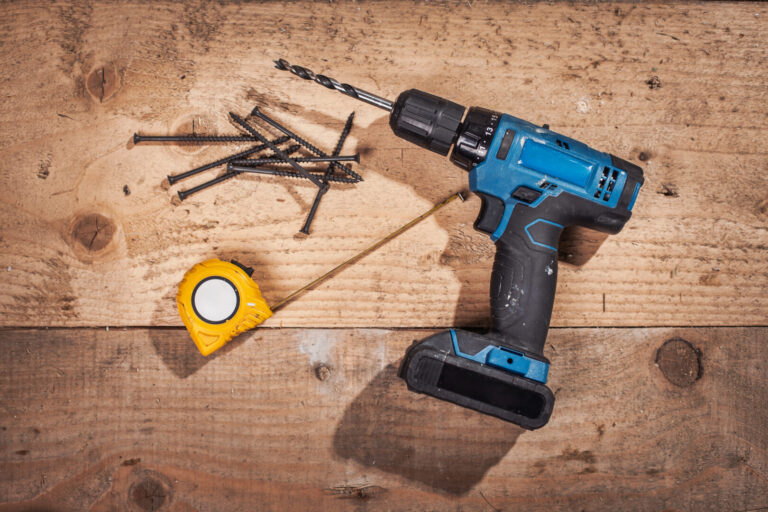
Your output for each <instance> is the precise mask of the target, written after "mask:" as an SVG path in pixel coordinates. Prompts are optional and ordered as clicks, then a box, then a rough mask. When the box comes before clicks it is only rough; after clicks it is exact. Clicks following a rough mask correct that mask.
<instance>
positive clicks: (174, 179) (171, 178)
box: [168, 137, 290, 185]
mask: <svg viewBox="0 0 768 512" xmlns="http://www.w3.org/2000/svg"><path fill="white" fill-rule="evenodd" d="M289 139H290V137H278V138H277V139H275V140H273V141H272V142H271V144H272V145H274V144H280V143H283V142H285V141H287V140H289ZM268 147H269V146H268V145H267V144H261V145H259V146H254V147H252V148H250V149H246V150H245V151H241V152H239V153H235V154H234V155H230V156H228V157H224V158H220V159H218V160H215V161H213V162H210V163H207V164H205V165H201V166H200V167H195V168H194V169H190V170H189V171H186V172H183V173H181V174H176V175H169V176H168V183H170V184H171V185H173V184H174V183H176V182H178V181H180V180H183V179H185V178H189V177H190V176H194V175H195V174H200V173H201V172H203V171H207V170H208V169H213V168H214V167H218V166H220V165H224V164H226V163H228V162H230V161H232V160H241V159H243V158H245V157H247V156H248V155H252V154H253V153H258V152H259V151H263V150H265V149H267V148H268Z"/></svg>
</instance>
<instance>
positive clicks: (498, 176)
mask: <svg viewBox="0 0 768 512" xmlns="http://www.w3.org/2000/svg"><path fill="white" fill-rule="evenodd" d="M509 133H511V134H513V135H512V137H513V139H512V141H511V143H510V145H509V147H508V150H507V157H506V158H505V159H503V160H501V159H498V158H486V159H485V160H484V161H483V162H481V163H479V164H477V165H476V166H475V167H474V168H473V169H472V170H471V171H470V172H469V188H470V189H471V190H472V191H473V192H479V193H483V194H487V195H489V196H493V197H496V198H498V199H499V200H501V201H503V202H504V214H503V217H502V219H501V222H500V223H499V225H498V226H497V227H496V229H494V231H493V233H492V234H491V240H493V241H494V242H495V241H496V240H498V239H499V238H500V237H501V235H502V234H503V233H504V230H505V229H506V227H507V224H508V222H509V219H510V217H511V216H512V214H513V212H514V209H515V206H516V205H518V204H521V203H522V204H527V205H528V206H529V207H531V208H537V207H538V206H539V205H540V204H541V203H542V202H543V201H544V200H545V199H547V198H548V197H557V196H559V195H560V194H561V193H562V192H563V191H565V192H569V193H571V194H573V195H576V196H579V197H582V198H584V199H586V200H588V201H592V202H595V203H597V204H600V205H602V206H607V207H608V208H615V207H616V205H617V204H618V202H619V197H620V196H621V191H622V190H623V189H624V185H625V184H626V181H627V172H626V171H624V170H621V169H617V168H615V167H613V164H612V163H611V156H610V155H608V154H606V153H601V152H600V151H596V150H594V149H592V148H590V147H589V146H587V145H586V144H584V143H583V142H579V141H577V140H574V139H571V138H569V137H565V136H563V135H560V134H557V133H555V132H553V131H550V130H548V129H547V128H542V127H540V126H536V125H534V124H532V123H529V122H528V121H524V120H522V119H518V118H516V117H513V116H510V115H507V114H503V115H502V116H501V119H500V121H499V126H498V129H497V132H496V135H495V136H494V137H493V140H492V142H491V145H490V147H489V148H488V153H489V154H491V155H496V154H498V153H499V149H500V146H501V144H502V141H504V139H505V137H508V135H507V134H509ZM633 185H634V190H633V192H632V198H631V200H630V203H629V206H628V207H627V209H628V210H630V211H631V210H632V207H633V206H634V203H635V199H636V198H637V194H638V192H639V191H640V186H641V184H640V183H639V182H635V183H633ZM519 187H527V188H529V189H531V190H537V191H540V192H541V195H539V197H538V198H537V199H535V200H534V201H533V202H530V203H526V202H525V201H522V200H520V199H518V198H516V197H514V196H513V192H514V191H515V190H516V189H518V188H519ZM534 243H535V242H534ZM552 249H553V250H555V248H554V247H552Z"/></svg>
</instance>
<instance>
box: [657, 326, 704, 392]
mask: <svg viewBox="0 0 768 512" xmlns="http://www.w3.org/2000/svg"><path fill="white" fill-rule="evenodd" d="M656 366H658V367H659V370H661V374H662V375H664V378H666V379H667V380H668V381H669V382H671V383H672V384H674V385H675V386H678V387H681V388H686V387H689V386H692V385H693V384H694V383H695V382H696V381H697V380H699V379H700V378H701V373H702V366H701V351H700V350H699V349H697V348H696V347H694V346H693V345H692V344H691V343H690V342H689V341H687V340H684V339H682V338H672V339H670V340H667V341H666V342H664V344H663V345H662V346H661V347H659V349H658V350H657V351H656Z"/></svg>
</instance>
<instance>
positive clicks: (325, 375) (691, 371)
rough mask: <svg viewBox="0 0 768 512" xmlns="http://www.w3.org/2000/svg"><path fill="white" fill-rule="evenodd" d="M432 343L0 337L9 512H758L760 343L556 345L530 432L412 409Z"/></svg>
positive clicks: (440, 409) (369, 334)
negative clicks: (413, 373)
mask: <svg viewBox="0 0 768 512" xmlns="http://www.w3.org/2000/svg"><path fill="white" fill-rule="evenodd" d="M429 334H431V331H424V330H394V331H392V330H382V329H349V330H342V329H262V330H258V331H255V332H253V333H251V334H248V335H245V336H242V337H241V338H239V339H238V341H237V342H236V346H235V347H234V348H232V349H230V350H225V351H224V352H222V353H218V355H217V356H216V357H214V358H212V359H209V360H207V361H204V360H203V359H202V358H201V357H200V356H199V355H198V354H197V352H196V350H195V349H194V347H193V345H192V343H191V342H190V341H189V339H188V337H187V334H186V332H185V331H184V330H181V329H149V330H147V329H128V330H117V329H110V330H109V331H106V330H104V329H66V330H63V329H51V330H34V329H32V330H7V331H1V332H0V343H1V344H2V346H3V347H4V351H5V357H4V361H5V362H4V363H3V364H2V365H0V389H2V390H3V392H2V396H0V410H2V419H1V420H0V497H2V499H0V502H1V503H2V504H0V510H2V511H4V512H5V511H16V510H24V511H29V510H55V511H59V512H64V511H70V510H71V511H78V512H82V511H108V510H110V511H111V510H130V511H133V510H138V511H141V510H162V511H192V510H199V511H203V510H205V511H219V510H221V511H234V510H243V511H245V510H260V511H268V510H276V511H277V510H280V511H282V510H328V511H343V510H413V511H431V510H435V511H437V510H439V511H444V510H463V511H483V512H487V511H492V510H505V511H506V510H520V509H525V510H529V511H532V512H533V511H547V512H551V511H556V510H563V511H570V510H590V511H596V510H606V511H609V510H633V511H645V510H648V511H659V510H668V511H673V510H674V511H683V510H691V511H694V510H695V511H709V510H711V511H744V510H763V508H764V507H768V479H766V475H768V430H767V429H768V410H766V408H765V403H766V400H767V399H768V387H767V386H768V379H767V378H766V377H767V376H768V374H767V371H766V363H765V362H766V360H768V345H767V344H766V343H765V339H766V336H767V335H768V330H766V329H765V328H708V329H691V328H686V329H683V328H679V329H675V328H656V329H555V330H553V331H551V333H550V344H549V345H548V349H547V356H548V357H550V358H551V360H552V371H551V374H550V376H551V378H550V382H549V384H550V386H551V388H552V390H553V391H554V392H555V395H556V403H555V411H554V415H553V417H552V420H551V421H550V423H549V424H548V425H547V426H545V427H544V428H542V429H540V430H538V431H535V432H527V431H522V430H521V429H519V428H518V427H516V426H514V425H511V424H508V423H505V422H502V421H500V420H496V419H494V418H490V417H488V416H484V415H481V414H477V413H475V412H472V411H469V410H467V409H463V408H460V407H458V406H455V405H452V404H448V403H444V402H440V401H438V400H436V399H434V398H431V397H425V396H421V395H416V394H415V393H410V392H408V391H406V388H405V384H404V382H403V381H401V380H400V379H398V378H397V377H396V376H395V372H396V367H397V365H398V363H399V360H400V359H401V357H402V355H403V352H404V350H405V348H406V347H407V346H408V345H409V344H410V343H411V341H412V340H414V339H421V338H423V337H425V336H427V335H429ZM670 339H674V340H676V341H673V342H672V347H677V348H676V350H673V351H671V352H668V353H666V355H665V356H663V361H660V362H659V364H658V365H657V363H656V361H657V359H658V358H659V356H658V355H657V351H658V350H659V348H660V347H662V346H664V345H665V343H666V342H667V341H668V340H670ZM681 339H682V340H685V341H681ZM697 351H698V353H697ZM699 361H700V363H699ZM699 364H700V367H699ZM673 382H675V383H676V384H673ZM152 496H154V497H155V501H154V502H153V501H152V500H151V499H150V498H151V497H152ZM152 507H154V508H152Z"/></svg>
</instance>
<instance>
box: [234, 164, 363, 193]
mask: <svg viewBox="0 0 768 512" xmlns="http://www.w3.org/2000/svg"><path fill="white" fill-rule="evenodd" d="M241 172H247V173H250V174H269V175H271V176H284V177H286V178H305V176H303V175H301V174H298V173H295V172H291V171H281V170H279V169H266V168H264V167H245V166H242V165H235V164H232V163H230V164H227V173H231V174H233V175H235V174H239V173H241ZM328 181H335V182H337V183H357V180H355V179H354V178H347V177H346V176H329V177H328ZM324 185H325V186H324V187H323V188H325V189H327V188H328V184H327V183H325V184H324ZM323 188H321V189H320V190H323Z"/></svg>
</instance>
